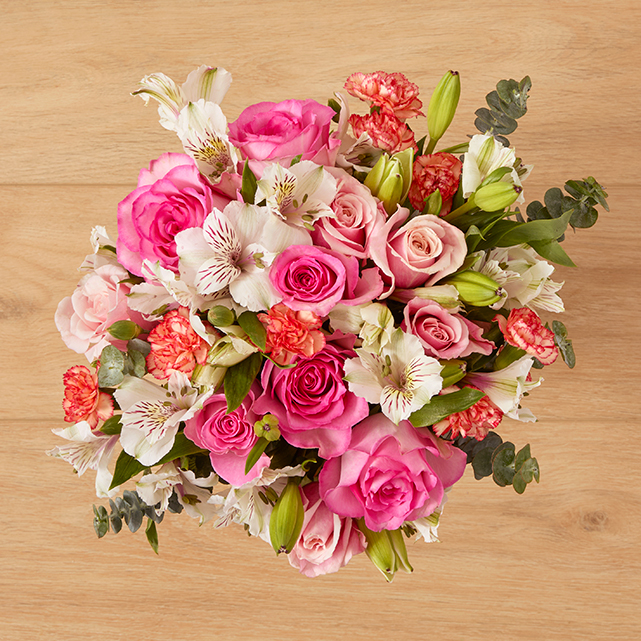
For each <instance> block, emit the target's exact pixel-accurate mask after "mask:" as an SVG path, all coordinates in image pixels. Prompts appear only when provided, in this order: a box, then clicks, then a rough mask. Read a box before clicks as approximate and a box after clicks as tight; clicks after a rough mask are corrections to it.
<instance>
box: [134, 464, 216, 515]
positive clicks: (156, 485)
mask: <svg viewBox="0 0 641 641" xmlns="http://www.w3.org/2000/svg"><path fill="white" fill-rule="evenodd" d="M216 483H218V476H217V475H216V474H214V473H213V472H212V474H210V475H209V476H208V477H206V478H204V477H202V478H201V477H197V476H196V475H195V474H194V473H193V472H192V471H191V470H183V469H181V468H179V467H178V466H177V465H176V464H175V463H174V462H173V461H171V462H170V463H165V464H164V465H163V466H162V467H161V468H160V469H159V470H158V471H157V472H154V473H151V474H145V475H144V476H143V477H141V479H140V480H139V481H138V482H137V483H136V491H137V492H138V494H139V495H140V498H141V499H142V500H143V501H144V502H145V503H146V504H147V505H151V506H154V505H156V504H157V503H160V507H159V508H158V509H157V510H156V512H157V513H158V514H161V513H162V512H165V511H166V510H167V506H168V505H169V499H170V498H171V495H172V494H173V493H174V491H175V492H176V496H177V497H178V502H179V503H180V504H181V505H182V506H183V507H184V508H185V512H187V514H189V516H191V517H192V518H197V519H198V520H199V524H200V525H202V524H203V523H205V522H207V521H209V520H210V519H211V518H213V517H214V516H215V515H216V508H215V506H213V505H211V504H210V503H208V502H207V501H208V500H209V499H210V498H211V491H209V490H207V489H206V488H213V487H214V486H215V485H216Z"/></svg>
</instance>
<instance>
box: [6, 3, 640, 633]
mask: <svg viewBox="0 0 641 641" xmlns="http://www.w3.org/2000/svg"><path fill="white" fill-rule="evenodd" d="M640 34H641V11H640V5H639V3H638V1H637V0H618V1H611V2H609V1H607V0H601V1H599V2H596V1H594V0H583V1H581V2H579V1H574V0H533V1H532V2H526V3H514V2H505V1H498V0H492V1H490V0H488V1H484V2H470V1H468V2H465V1H462V0H450V1H448V2H443V1H442V0H431V1H429V2H428V1H426V0H408V1H406V2H403V3H398V4H394V3H391V2H389V1H381V0H370V1H368V2H361V1H360V0H353V1H352V2H345V1H344V0H343V1H340V2H339V1H336V0H329V1H320V2H314V3H312V2H305V1H303V0H280V1H269V0H249V1H247V2H242V1H239V2H230V1H228V0H218V1H217V2H205V1H203V0H200V1H191V2H177V1H176V2H171V1H168V0H166V1H161V2H151V1H140V2H131V1H130V0H118V1H113V0H110V1H109V2H100V1H98V0H94V1H92V0H56V1H54V0H32V1H31V2H15V0H3V1H1V2H0V54H1V57H0V105H1V109H0V212H1V216H2V218H1V220H2V228H1V232H0V251H1V256H2V281H1V282H2V284H1V285H0V345H1V346H2V347H1V349H2V352H1V357H0V363H1V365H0V392H1V395H2V403H1V404H0V430H1V434H2V445H1V446H0V639H2V640H7V641H14V640H16V641H17V640H20V641H21V640H23V639H28V640H34V641H39V640H45V641H48V640H52V641H58V640H63V641H64V640H67V639H69V640H74V641H75V640H80V639H83V640H87V639H91V640H93V639H116V640H117V639H153V640H157V639H158V640H167V641H183V640H186V639H199V640H200V639H202V640H205V639H222V640H227V639H242V640H246V639H248V640H253V639H261V640H265V641H268V640H272V639H274V640H275V639H289V638H313V639H323V640H324V639H332V640H333V639H353V640H354V641H356V640H361V639H393V640H396V639H426V638H427V639H434V640H437V641H449V640H460V639H464V640H467V639H470V640H474V641H476V640H479V641H485V640H488V641H489V640H497V639H533V640H534V639H536V640H543V641H546V640H556V639H559V640H561V639H562V640H564V641H566V640H568V639H569V640H574V639H577V640H585V639H607V640H609V641H615V640H619V639H639V638H641V632H640V626H641V608H640V606H641V599H640V594H641V560H640V558H641V555H640V551H641V550H640V547H639V544H640V543H641V491H640V489H639V485H640V483H639V467H640V466H639V453H638V451H637V448H638V447H639V445H638V444H639V410H638V404H639V397H640V395H639V357H640V356H641V354H640V350H639V340H638V335H639V331H640V323H639V313H640V312H641V309H640V305H639V284H640V283H639V269H638V256H639V249H640V243H639V241H640V233H639V229H640V223H639V215H640V207H639V205H638V201H639V197H640V195H641V184H640V181H639V174H640V172H641V161H640V158H641V155H640V154H639V143H641V136H640V131H641V127H640V124H641V123H640V109H639V92H640V90H641V83H640V75H639V65H640V63H641V42H640ZM200 64H209V65H219V66H223V67H225V68H226V69H227V70H229V71H230V72H232V74H233V76H234V82H233V84H232V87H231V90H230V91H229V93H228V95H227V97H226V98H225V101H224V103H223V109H224V111H225V113H226V115H227V117H228V119H229V120H230V121H231V120H232V119H235V117H236V116H237V115H238V114H239V113H240V111H241V110H242V109H243V108H245V107H246V106H248V105H250V104H253V103H255V102H261V101H266V100H273V101H280V100H284V99H286V98H314V99H317V100H319V101H321V102H325V101H326V100H327V98H328V97H331V96H332V94H333V92H334V91H335V90H338V89H340V88H341V87H342V84H343V82H344V80H345V78H346V77H347V76H348V75H349V74H350V73H352V72H354V71H374V70H378V69H383V70H387V71H402V72H404V73H405V74H406V75H407V76H408V77H409V78H410V79H411V80H412V81H413V82H415V83H417V84H418V85H419V86H420V87H421V90H422V95H423V98H424V100H425V101H427V100H428V98H429V95H430V93H431V91H432V89H433V88H434V86H435V84H436V82H437V81H438V79H439V78H440V77H441V75H442V74H443V73H444V72H445V71H446V70H447V69H457V70H458V71H459V72H460V73H461V76H462V86H463V93H462V98H461V102H460V106H459V110H458V112H457V116H456V118H455V120H454V123H453V125H452V128H451V131H450V132H449V133H448V134H447V137H446V140H447V141H448V142H449V144H454V143H455V142H457V141H460V140H464V139H465V136H466V135H467V134H472V133H474V131H475V130H474V128H473V120H474V116H473V114H474V111H475V110H476V109H477V108H478V107H481V106H483V105H484V96H485V94H486V93H488V92H489V91H491V90H492V89H493V88H494V86H495V84H496V82H497V81H498V80H500V79H501V78H510V77H512V78H516V79H520V78H522V77H523V76H524V75H526V74H529V75H530V76H531V78H532V81H533V88H532V92H531V99H530V101H529V103H528V104H529V112H528V114H527V115H526V116H525V117H524V118H523V119H522V120H520V121H519V122H520V124H519V128H518V130H517V131H516V132H515V133H514V134H513V135H512V136H510V138H511V141H512V143H513V144H514V145H516V148H517V152H518V155H520V156H521V157H522V158H523V159H524V160H525V162H526V163H528V164H534V165H535V169H534V171H533V173H532V175H531V176H530V178H529V179H528V181H527V183H526V185H525V186H526V196H527V200H528V201H531V200H534V199H537V198H538V199H541V198H542V196H543V194H544V192H545V190H546V189H547V188H549V187H553V186H562V185H563V183H564V182H565V181H566V180H568V179H581V178H585V177H587V176H590V175H594V176H595V177H596V178H597V179H598V180H599V181H600V182H601V183H602V184H604V185H605V186H606V188H607V191H608V192H609V194H610V201H609V202H610V205H611V211H610V213H609V214H608V213H603V214H602V215H601V218H600V220H599V223H598V224H597V226H596V227H595V228H593V229H591V230H584V231H580V232H578V233H577V234H572V233H570V234H569V237H568V238H567V241H566V244H565V247H566V249H567V251H568V252H569V253H570V255H571V256H572V257H573V258H574V259H575V262H576V263H577V264H578V265H579V269H569V268H559V269H558V272H559V273H560V277H559V280H566V284H565V286H564V288H563V290H562V292H561V293H562V295H563V299H564V301H565V304H566V308H567V311H566V313H565V314H564V315H563V319H562V320H563V321H564V322H565V324H566V326H567V327H568V329H569V332H570V336H571V338H572V339H573V341H574V346H575V349H576V353H577V360H578V364H577V366H576V368H575V369H574V370H573V371H570V370H568V369H567V368H566V367H565V365H564V364H562V363H557V364H555V365H554V366H552V367H550V368H546V370H545V373H544V377H545V383H544V384H543V386H541V387H540V388H539V389H537V390H536V391H535V392H534V393H533V394H532V395H531V396H530V398H528V399H527V404H528V406H529V407H530V408H532V410H533V411H534V413H535V414H536V415H537V416H538V418H539V422H538V423H535V424H524V423H516V422H509V421H505V422H504V425H503V426H502V427H501V429H500V430H499V432H500V433H501V435H502V436H503V437H504V438H505V439H510V440H513V441H515V442H516V443H517V444H520V445H523V444H525V443H527V442H529V443H530V444H531V446H532V451H533V453H534V455H535V456H536V457H537V458H538V461H539V464H540V466H541V468H542V473H541V483H540V485H538V486H529V487H528V489H527V491H526V492H525V494H524V495H522V496H518V495H516V494H515V493H514V491H513V490H512V489H511V488H499V487H498V486H495V485H494V484H493V483H492V481H491V480H489V479H485V480H484V481H475V480H474V478H473V476H472V474H471V473H470V471H469V470H468V472H467V473H466V476H465V478H464V479H463V480H462V481H461V482H460V483H459V484H457V486H456V487H455V488H454V490H453V491H452V492H451V494H450V501H449V503H448V505H447V508H446V511H445V514H444V517H443V520H442V525H441V528H440V530H439V534H440V536H441V540H442V542H441V543H440V544H429V545H428V544H425V543H422V542H421V543H416V544H412V545H410V555H411V559H412V561H413V564H414V568H415V572H414V574H413V575H411V576H408V575H404V574H401V575H399V576H397V578H396V579H395V581H394V583H392V584H391V585H387V584H385V582H384V580H383V579H382V577H381V576H380V575H379V574H378V572H377V571H376V570H375V569H374V568H373V566H371V564H370V562H369V561H368V559H367V558H366V556H365V555H362V556H360V557H358V558H356V559H355V560H354V561H353V562H352V563H350V565H349V566H348V567H346V568H345V569H344V570H343V571H341V572H340V573H338V574H334V575H330V576H325V577H321V578H318V579H314V580H310V579H306V578H304V577H302V576H300V575H299V574H298V572H297V571H296V570H294V569H293V568H290V566H289V564H288V563H287V561H286V560H285V559H284V558H278V559H276V558H274V554H273V551H272V550H271V549H270V548H269V547H268V546H267V545H266V544H265V543H264V542H262V541H259V540H256V539H249V538H248V537H247V536H246V535H245V534H244V532H243V531H242V529H241V528H238V527H230V528H228V529H226V530H219V531H214V530H213V529H212V528H211V527H209V526H204V527H202V528H198V526H197V523H196V522H194V521H192V520H191V519H189V518H187V517H186V516H185V515H182V516H181V517H174V518H171V517H170V518H167V519H166V520H165V522H163V523H162V525H161V526H160V529H159V531H160V556H158V557H157V556H156V555H154V554H153V553H152V551H151V549H150V548H149V547H148V545H147V543H146V541H145V538H144V534H143V533H142V532H139V533H137V534H136V535H131V534H130V533H128V532H124V531H123V532H122V533H120V534H119V535H118V536H113V535H110V536H107V537H106V538H104V539H102V540H98V539H97V538H96V536H95V534H94V532H93V528H92V512H91V506H92V504H93V503H94V502H96V503H99V501H98V500H96V498H95V495H94V491H93V479H92V478H91V473H89V474H87V475H86V476H84V477H82V478H77V477H76V475H75V474H74V473H73V471H72V469H71V467H70V466H68V465H67V464H65V463H64V462H62V461H59V460H55V459H52V458H49V457H47V456H45V454H44V453H45V451H46V450H48V449H51V448H52V447H53V446H54V445H57V444H58V442H59V441H58V439H57V437H55V436H54V435H53V434H52V433H51V431H50V430H51V428H56V427H61V426H63V425H64V424H63V422H62V411H61V397H62V380H61V379H62V374H63V372H64V371H65V370H66V369H67V368H68V367H70V366H71V365H74V364H81V363H83V357H82V356H80V355H76V354H74V353H73V352H71V351H69V350H68V349H67V348H66V347H65V346H64V345H63V343H62V341H61V340H60V337H59V335H58V333H57V330H56V328H55V326H54V324H53V315H54V311H55V308H56V305H57V304H58V301H59V300H60V299H62V298H63V297H64V296H67V295H69V294H70V293H71V292H72V291H73V288H74V287H75V285H76V282H77V279H78V274H77V272H76V271H75V270H76V268H77V266H78V265H79V264H80V262H81V260H82V258H83V257H84V255H85V254H86V253H88V251H89V231H90V229H91V227H92V226H94V225H97V224H105V225H106V226H107V227H108V228H109V230H110V231H111V232H112V233H114V234H115V231H116V225H115V223H116V207H117V204H118V202H119V201H120V200H121V199H123V198H124V197H125V196H126V195H127V194H128V193H129V192H130V191H131V190H132V189H133V188H134V187H135V185H136V179H137V175H138V171H139V169H140V168H141V167H143V166H146V165H147V164H148V163H149V161H150V160H151V159H153V158H156V157H158V156H159V155H160V154H161V153H163V152H165V151H180V146H179V142H178V139H177V138H176V137H175V136H174V135H173V134H171V133H170V132H167V131H165V130H164V129H162V128H161V127H160V125H159V124H158V122H157V114H156V109H155V108H154V107H149V108H147V109H145V108H144V106H143V103H142V101H141V100H140V99H137V98H132V97H131V96H130V95H129V92H130V91H132V90H134V89H135V88H136V83H137V82H138V81H139V80H140V79H141V78H142V77H143V76H144V75H146V74H149V73H152V72H156V71H162V72H164V73H166V74H167V75H169V76H170V77H173V78H175V79H177V80H180V81H182V79H184V78H185V77H186V75H187V73H188V72H189V71H191V70H192V69H194V68H195V67H197V66H198V65H200ZM416 128H417V130H418V131H419V133H420V135H422V133H423V132H424V131H425V130H426V126H425V123H424V122H423V123H419V124H418V125H417V127H416Z"/></svg>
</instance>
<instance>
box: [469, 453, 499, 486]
mask: <svg viewBox="0 0 641 641" xmlns="http://www.w3.org/2000/svg"><path fill="white" fill-rule="evenodd" d="M492 454H494V450H493V449H492V448H490V447H486V448H485V449H484V450H481V451H480V452H479V453H478V454H477V455H476V456H475V457H474V458H473V459H472V469H473V470H474V478H475V479H476V480H477V481H478V480H480V479H482V478H485V477H486V476H491V475H492Z"/></svg>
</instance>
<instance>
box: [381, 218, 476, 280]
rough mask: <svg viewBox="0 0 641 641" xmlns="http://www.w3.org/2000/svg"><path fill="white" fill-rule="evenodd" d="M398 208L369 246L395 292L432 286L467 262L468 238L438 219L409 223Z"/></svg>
mask: <svg viewBox="0 0 641 641" xmlns="http://www.w3.org/2000/svg"><path fill="white" fill-rule="evenodd" d="M408 215H409V211H408V210H407V209H405V208H403V207H399V208H398V209H397V211H396V213H395V214H394V215H393V216H390V217H389V219H388V220H387V223H386V224H385V227H384V228H383V230H382V233H381V234H377V235H376V236H375V237H374V238H373V239H372V243H371V246H370V253H371V256H372V260H373V261H374V263H376V265H377V266H378V267H379V268H380V270H381V271H382V272H383V275H384V278H385V282H387V283H390V285H391V289H390V291H392V290H393V289H394V288H396V287H399V288H414V287H420V286H427V287H429V286H430V285H433V284H434V283H436V282H438V281H439V280H441V279H442V278H444V277H445V276H448V275H449V274H453V273H454V272H455V271H456V270H457V269H458V268H459V267H460V266H461V265H462V264H463V261H464V260H465V256H466V255H467V245H466V244H465V234H464V233H463V232H462V231H461V230H460V229H458V227H454V225H450V223H448V222H446V221H444V220H441V219H440V218H438V217H437V216H432V215H430V214H424V215H421V216H417V217H416V218H413V219H412V220H410V221H409V222H408V223H407V224H406V225H403V223H404V222H405V221H406V220H407V217H408Z"/></svg>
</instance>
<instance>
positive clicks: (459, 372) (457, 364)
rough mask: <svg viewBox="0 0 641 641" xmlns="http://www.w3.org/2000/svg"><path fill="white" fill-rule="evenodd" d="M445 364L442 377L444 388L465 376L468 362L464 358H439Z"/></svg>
mask: <svg viewBox="0 0 641 641" xmlns="http://www.w3.org/2000/svg"><path fill="white" fill-rule="evenodd" d="M439 363H440V364H441V365H442V366H443V369H442V370H441V378H442V379H443V389H445V388H446V387H449V386H450V385H454V383H457V382H458V381H460V380H461V379H462V378H463V377H464V376H465V368H466V367H467V364H466V363H465V361H462V360H451V361H443V360H439Z"/></svg>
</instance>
